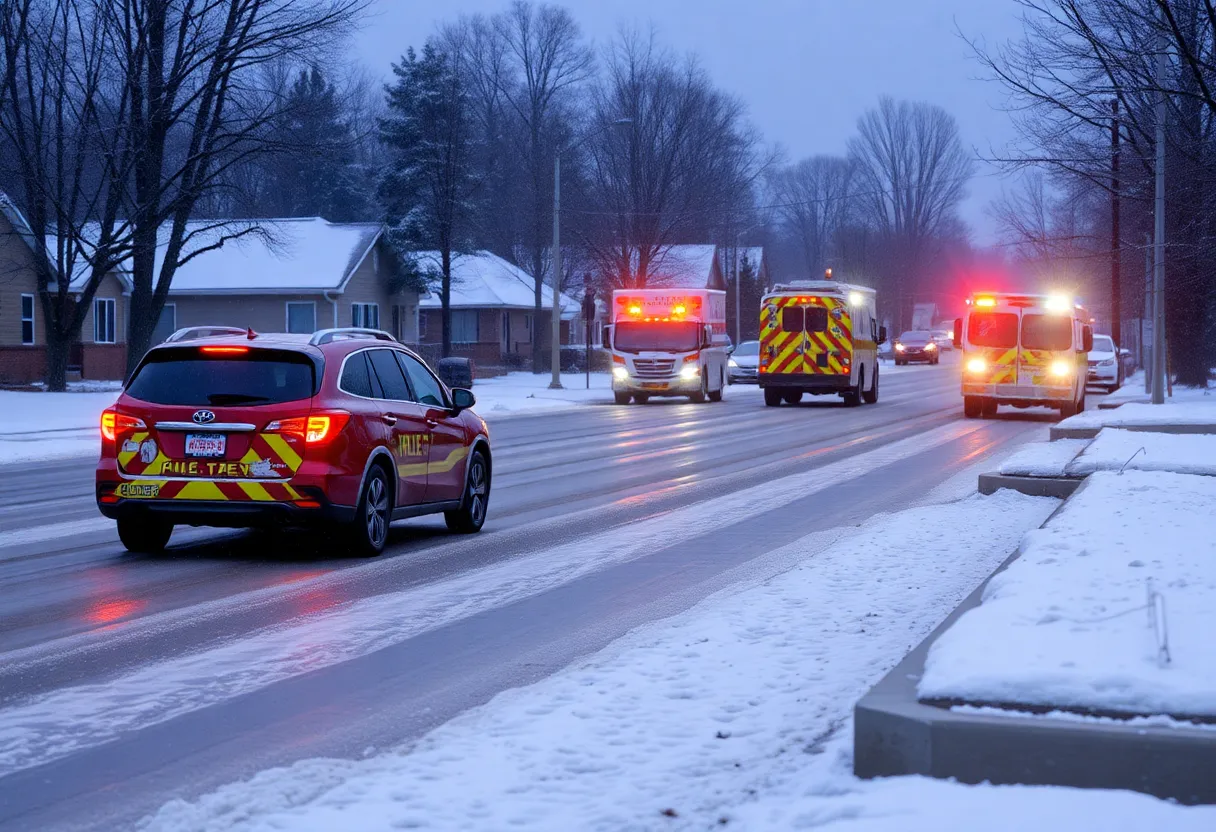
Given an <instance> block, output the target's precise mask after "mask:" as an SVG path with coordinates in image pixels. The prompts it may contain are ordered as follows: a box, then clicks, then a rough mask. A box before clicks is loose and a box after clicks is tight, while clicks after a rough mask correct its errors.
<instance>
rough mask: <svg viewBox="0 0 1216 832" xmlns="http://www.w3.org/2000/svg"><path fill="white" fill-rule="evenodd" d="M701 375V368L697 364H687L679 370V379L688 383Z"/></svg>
mask: <svg viewBox="0 0 1216 832" xmlns="http://www.w3.org/2000/svg"><path fill="white" fill-rule="evenodd" d="M699 375H701V367H700V366H699V365H697V364H688V365H687V366H685V367H684V369H682V370H680V378H682V379H684V380H685V381H688V380H690V379H694V378H696V377H697V376H699Z"/></svg>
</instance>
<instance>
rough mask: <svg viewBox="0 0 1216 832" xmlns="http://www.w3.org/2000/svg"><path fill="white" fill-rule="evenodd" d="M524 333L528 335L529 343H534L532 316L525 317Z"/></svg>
mask: <svg viewBox="0 0 1216 832" xmlns="http://www.w3.org/2000/svg"><path fill="white" fill-rule="evenodd" d="M524 332H526V333H527V334H528V343H529V344H531V343H532V316H531V315H524Z"/></svg>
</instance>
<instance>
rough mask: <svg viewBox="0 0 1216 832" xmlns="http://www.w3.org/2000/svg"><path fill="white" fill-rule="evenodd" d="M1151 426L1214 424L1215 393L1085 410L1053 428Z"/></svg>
mask: <svg viewBox="0 0 1216 832" xmlns="http://www.w3.org/2000/svg"><path fill="white" fill-rule="evenodd" d="M1154 425H1216V396H1211V397H1209V400H1208V401H1203V400H1195V401H1189V402H1178V403H1176V404H1141V403H1137V402H1133V403H1132V404H1125V405H1123V406H1122V407H1116V408H1113V409H1110V410H1086V411H1085V412H1084V413H1078V414H1077V415H1076V416H1071V417H1069V418H1067V419H1065V420H1063V421H1062V422H1060V423H1058V424H1057V425H1056V427H1059V428H1100V427H1115V428H1117V427H1127V426H1131V427H1152V426H1154Z"/></svg>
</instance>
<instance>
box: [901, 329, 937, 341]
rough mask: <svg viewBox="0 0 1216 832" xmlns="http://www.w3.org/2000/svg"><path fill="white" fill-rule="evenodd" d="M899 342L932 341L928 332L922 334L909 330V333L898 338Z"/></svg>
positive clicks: (918, 331)
mask: <svg viewBox="0 0 1216 832" xmlns="http://www.w3.org/2000/svg"><path fill="white" fill-rule="evenodd" d="M899 340H901V341H932V340H933V339H932V338H931V337H930V334H929V333H928V332H922V331H921V330H917V329H914V330H911V331H910V332H905V333H904V334H903V335H901V336H899Z"/></svg>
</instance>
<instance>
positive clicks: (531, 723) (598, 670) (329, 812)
mask: <svg viewBox="0 0 1216 832" xmlns="http://www.w3.org/2000/svg"><path fill="white" fill-rule="evenodd" d="M1057 505H1058V503H1057V502H1056V501H1054V500H1050V499H1046V498H1033V497H1026V496H1023V495H1020V494H1016V493H1013V492H1009V491H1003V492H1000V493H998V494H996V495H993V496H991V497H979V496H972V497H969V498H967V499H966V500H963V501H960V502H957V503H952V504H947V505H937V506H929V507H923V508H917V509H912V510H909V511H905V512H902V513H899V514H894V515H888V516H881V517H878V518H875V519H873V520H872V521H870V522H869V523H867V524H865V525H864V526H863V527H862V528H861V529H856V530H838V531H837V532H836V534H837V539H836V540H835V542H830V540H829V541H827V545H826V546H825V541H824V539H823V535H816V536H812V537H811V538H807V539H804V540H802V541H798V542H797V543H794V544H791V545H790V546H787V547H785V548H783V549H781V550H778V551H776V552H773V553H771V554H770V555H768V556H766V557H765V558H764V559H763V563H759V564H753V565H752V567H751V568H750V571H749V573H748V574H749V575H751V576H752V577H750V578H749V579H745V580H744V581H743V582H741V583H739V584H737V585H735V586H734V587H732V588H731V589H728V590H725V591H723V592H720V593H718V594H717V595H715V596H711V597H710V598H708V599H706V600H705V601H703V602H701V603H700V604H698V605H697V606H696V607H694V608H693V609H691V610H689V611H687V612H685V613H683V614H681V615H678V616H676V617H674V618H672V619H669V620H667V621H660V622H656V623H653V624H650V625H647V626H644V627H642V628H639V629H638V630H636V631H634V632H633V633H631V634H630V635H628V636H626V637H625V638H623V639H621V640H619V641H618V642H616V643H614V644H613V645H611V646H609V647H608V648H606V649H605V650H603V651H602V652H601V653H599V654H597V655H595V656H592V657H590V658H588V659H584V660H581V661H579V662H577V663H576V664H575V665H573V666H571V667H570V668H567V669H566V670H564V671H562V672H559V673H558V674H556V675H555V676H553V677H550V678H549V679H546V680H544V681H542V682H539V683H537V684H535V685H532V686H529V687H525V688H522V689H519V690H515V691H508V692H506V693H503V694H501V695H499V696H498V697H496V698H495V699H493V700H492V701H490V702H489V703H487V704H486V705H484V706H482V707H479V708H476V709H474V710H472V711H470V712H467V713H465V714H464V715H462V716H460V717H458V718H456V719H454V720H452V721H451V722H449V723H447V724H446V725H444V726H442V727H440V728H438V729H436V730H435V731H433V732H431V733H430V734H428V735H427V736H425V737H424V738H422V739H421V740H419V741H418V742H416V743H413V744H411V745H410V746H409V747H406V748H402V749H397V750H392V751H388V752H385V753H381V754H378V755H377V756H373V757H370V758H368V759H364V760H358V761H351V760H328V759H319V760H308V761H303V762H300V763H298V764H296V765H293V766H290V767H287V768H283V769H275V770H270V771H265V772H262V773H261V774H259V775H257V776H256V777H254V778H252V779H251V780H249V781H246V782H240V783H234V784H231V785H228V786H226V787H224V788H222V789H220V790H218V791H217V792H215V793H212V794H209V795H206V796H204V797H203V798H201V799H200V800H198V801H195V802H183V801H175V802H172V803H170V804H168V805H166V806H165V807H163V808H162V809H161V810H160V812H159V813H157V814H156V815H154V816H153V817H151V818H150V819H148V821H147V822H146V825H145V827H144V828H145V829H148V830H181V829H191V830H219V829H234V828H240V829H242V830H272V829H273V830H332V829H360V830H380V829H384V830H388V829H398V828H419V829H435V830H464V829H509V828H521V829H543V830H563V832H564V831H565V830H573V829H578V830H613V832H616V830H635V829H636V830H650V829H681V830H682V829H708V828H716V827H717V826H720V825H725V826H726V827H727V828H732V829H734V828H739V829H757V830H768V829H790V828H805V827H810V826H815V827H816V828H819V826H820V825H826V824H828V823H829V822H831V821H838V822H839V823H840V827H839V828H841V829H853V828H869V829H888V830H905V829H921V828H923V829H933V830H934V832H938V830H941V829H950V828H955V829H993V828H1007V829H1026V828H1034V827H1035V826H1036V825H1037V826H1040V827H1042V828H1052V827H1051V825H1050V824H1047V825H1046V826H1044V825H1043V822H1044V819H1048V818H1051V819H1054V820H1056V821H1059V819H1060V817H1061V814H1060V813H1062V812H1063V813H1067V815H1069V816H1072V817H1075V818H1077V819H1078V820H1083V821H1084V822H1087V823H1092V822H1094V821H1095V820H1096V819H1098V818H1102V819H1104V820H1106V821H1108V823H1106V824H1105V825H1102V826H1101V828H1103V829H1115V828H1120V827H1119V824H1120V823H1123V824H1128V823H1129V822H1132V821H1139V822H1140V824H1141V826H1139V827H1136V826H1126V825H1125V826H1124V827H1122V828H1129V829H1130V828H1143V824H1145V823H1148V822H1150V821H1152V822H1154V823H1156V824H1158V825H1160V826H1162V827H1163V828H1165V827H1168V828H1171V829H1182V828H1186V826H1185V825H1186V824H1190V823H1194V824H1195V825H1194V826H1193V827H1192V828H1196V829H1198V828H1201V827H1200V824H1202V823H1208V824H1211V823H1214V822H1216V812H1214V811H1213V810H1210V809H1201V810H1191V809H1182V808H1178V807H1174V806H1170V805H1168V804H1165V803H1160V802H1157V801H1154V800H1151V799H1149V798H1144V797H1141V796H1139V795H1128V794H1111V793H1102V792H1088V793H1081V792H1076V791H1070V790H1065V789H1047V788H1040V789H1029V788H1026V789H1021V788H1001V789H996V788H990V787H964V786H958V785H954V784H950V783H938V782H931V781H926V780H922V779H918V778H908V779H902V780H895V781H886V782H873V783H866V782H861V781H858V780H856V779H855V778H853V777H852V775H851V774H850V767H851V766H850V762H849V756H850V752H849V749H850V747H851V720H850V714H851V710H852V706H853V703H854V702H855V701H856V699H857V698H858V697H859V696H860V695H862V694H863V693H864V692H865V691H866V690H867V689H868V688H869V687H870V686H871V685H872V684H873V683H874V682H875V681H877V680H878V679H879V678H880V677H881V676H882V675H883V674H884V673H885V672H886V671H887V670H889V669H890V668H891V667H892V666H894V665H895V664H896V663H897V662H898V661H899V660H900V659H901V658H902V657H903V656H904V655H905V653H906V652H907V651H908V650H909V649H910V648H911V647H913V646H914V645H915V644H916V643H917V642H918V641H919V640H920V639H922V638H923V637H924V636H925V635H926V634H927V633H928V632H929V631H930V630H931V629H932V628H933V627H934V626H935V625H936V624H937V623H938V622H939V621H940V620H941V619H942V617H944V616H945V615H946V614H947V613H948V612H949V611H950V609H952V608H953V606H954V605H955V604H957V603H958V602H959V601H960V600H961V599H962V598H963V597H964V596H965V595H966V594H967V593H968V592H969V591H970V590H972V589H973V588H974V587H975V586H976V585H977V584H978V583H979V582H980V581H981V580H983V578H984V577H985V576H986V575H987V574H988V573H989V572H990V571H991V570H992V569H993V568H994V567H995V566H996V565H997V564H998V563H999V562H1000V561H1001V560H1002V559H1003V558H1004V557H1005V556H1006V554H1007V553H1008V552H1009V551H1011V550H1012V549H1013V548H1014V547H1015V546H1016V545H1017V542H1018V540H1020V539H1021V537H1022V536H1023V534H1024V533H1025V532H1026V531H1027V530H1028V529H1031V528H1034V527H1035V526H1037V525H1038V524H1040V523H1041V522H1042V521H1043V520H1044V519H1045V518H1046V516H1047V515H1048V514H1049V513H1050V512H1051V511H1052V510H1053V509H1054V508H1055V507H1056V506H1057ZM998 822H999V823H1002V824H1005V825H1004V826H1000V827H998V826H995V825H994V823H998ZM864 824H869V825H868V826H867V825H864ZM917 824H922V825H917ZM1056 828H1058V827H1056ZM1075 828H1082V827H1075ZM1091 828H1092V827H1091Z"/></svg>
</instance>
